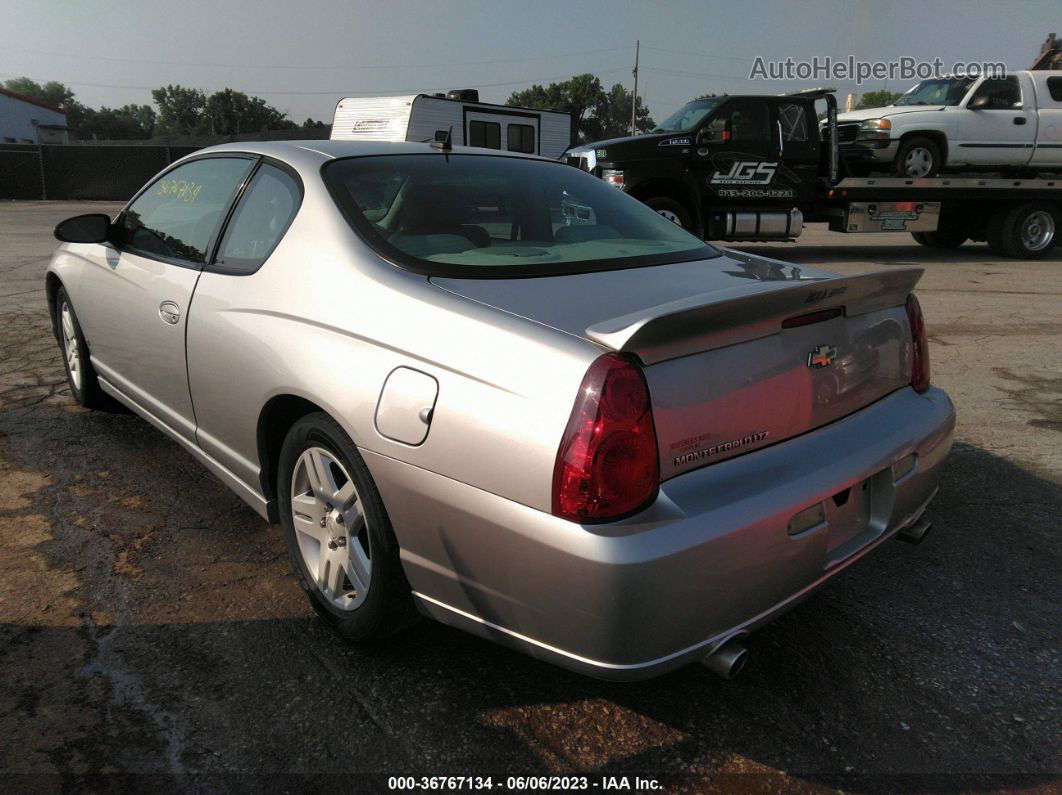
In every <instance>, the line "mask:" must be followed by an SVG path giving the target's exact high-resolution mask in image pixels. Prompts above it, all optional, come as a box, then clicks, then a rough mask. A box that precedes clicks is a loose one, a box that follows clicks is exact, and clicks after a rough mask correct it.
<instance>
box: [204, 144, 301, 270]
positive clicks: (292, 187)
mask: <svg viewBox="0 0 1062 795" xmlns="http://www.w3.org/2000/svg"><path fill="white" fill-rule="evenodd" d="M301 200H302V194H301V191H300V190H299V185H298V183H297V182H296V181H295V179H294V178H293V177H291V176H290V175H289V174H287V173H286V172H284V171H282V170H281V169H279V168H277V167H276V166H272V165H269V164H268V163H266V164H263V165H262V167H261V168H259V169H258V171H257V172H256V173H255V175H254V177H252V178H251V183H250V184H249V185H248V186H247V190H246V191H245V192H244V194H243V196H242V197H241V198H240V203H239V204H238V205H237V206H236V212H235V213H233V216H232V220H231V221H229V225H228V226H227V227H226V229H225V236H224V237H223V238H222V240H221V246H220V247H219V248H218V256H217V260H216V261H215V262H214V265H213V266H212V268H211V270H215V269H216V270H219V271H222V272H225V273H253V272H254V271H256V270H258V268H260V267H261V266H262V263H263V262H265V261H266V258H267V257H268V256H269V255H270V254H271V253H272V252H273V249H274V248H276V246H277V243H279V242H280V238H281V237H282V236H283V234H284V232H286V231H287V229H288V226H289V225H290V224H291V221H292V219H294V218H295V212H296V211H297V210H298V209H299V202H300V201H301Z"/></svg>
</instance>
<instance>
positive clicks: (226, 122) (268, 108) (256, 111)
mask: <svg viewBox="0 0 1062 795" xmlns="http://www.w3.org/2000/svg"><path fill="white" fill-rule="evenodd" d="M204 112H205V116H206V118H207V123H208V125H209V128H210V130H211V132H213V133H216V134H218V135H238V134H240V133H254V132H261V131H262V130H281V129H290V128H293V127H294V126H295V123H294V122H292V121H290V120H288V119H287V118H286V117H285V115H284V114H283V113H282V112H281V111H279V110H277V109H276V108H274V107H273V106H272V105H270V104H268V103H267V102H266V101H265V100H264V99H262V98H261V97H249V96H247V95H246V94H244V93H243V92H242V91H233V90H232V89H231V88H226V89H224V90H222V91H218V92H217V93H215V94H211V95H210V97H209V98H208V99H207V100H206V105H205V111H204Z"/></svg>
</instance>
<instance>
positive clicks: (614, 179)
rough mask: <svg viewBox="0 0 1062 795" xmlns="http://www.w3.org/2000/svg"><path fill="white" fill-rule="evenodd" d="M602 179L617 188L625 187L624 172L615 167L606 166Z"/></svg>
mask: <svg viewBox="0 0 1062 795" xmlns="http://www.w3.org/2000/svg"><path fill="white" fill-rule="evenodd" d="M601 179H603V180H605V182H607V183H608V184H609V185H612V186H614V187H617V188H622V187H623V172H622V171H620V170H618V169H615V168H606V169H604V170H603V171H602V172H601Z"/></svg>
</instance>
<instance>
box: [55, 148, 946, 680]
mask: <svg viewBox="0 0 1062 795" xmlns="http://www.w3.org/2000/svg"><path fill="white" fill-rule="evenodd" d="M56 236H57V237H58V238H59V239H60V240H61V241H64V242H63V244H62V245H61V246H60V247H59V249H58V250H57V252H56V254H55V256H54V258H53V259H52V262H51V264H50V266H49V267H48V270H47V277H46V279H47V281H46V291H47V298H48V304H49V307H50V309H51V312H52V318H53V321H54V329H55V333H56V337H57V338H58V340H59V342H60V345H61V346H62V349H63V352H64V359H65V362H66V368H67V375H68V376H69V382H70V389H71V392H72V394H73V396H74V398H75V399H76V400H77V401H78V402H79V403H80V404H81V405H83V406H86V407H90V408H106V407H107V406H108V405H109V404H113V403H114V402H115V401H117V402H119V403H122V404H125V405H126V406H128V407H129V408H131V409H132V410H133V411H135V412H137V413H138V414H140V415H141V416H143V417H144V418H145V419H147V420H148V421H149V422H151V423H152V424H154V425H156V426H157V427H158V428H160V429H161V430H162V431H163V432H164V433H166V434H168V435H169V436H171V437H172V438H173V439H174V440H175V441H176V442H177V443H179V444H180V445H182V446H183V447H184V448H185V449H187V450H188V451H189V452H190V453H191V454H192V455H193V456H195V457H196V458H197V459H199V460H200V461H201V462H202V463H203V464H204V465H205V466H206V467H207V468H208V469H210V470H211V471H212V472H213V473H214V474H215V475H217V476H218V477H219V478H220V479H221V480H222V481H224V482H225V483H226V484H227V485H228V486H229V487H230V488H231V489H232V490H233V491H235V492H236V493H237V494H238V495H239V496H240V497H241V498H243V499H244V500H245V501H246V502H247V503H248V504H250V505H251V506H252V507H253V508H254V509H255V510H256V511H258V512H259V513H260V514H261V515H262V516H263V517H266V518H267V519H268V520H270V521H272V522H279V523H280V524H281V525H282V527H283V530H284V535H285V538H286V542H287V547H288V551H289V553H290V556H291V562H292V566H293V568H294V571H295V574H296V576H297V578H298V580H299V582H300V584H301V586H302V587H303V589H304V590H305V592H306V594H307V596H308V598H309V600H310V602H311V603H312V605H313V606H314V608H315V609H316V610H317V612H318V613H319V614H320V615H321V616H322V617H323V618H324V619H325V620H326V621H328V622H329V623H330V624H331V625H333V626H334V627H335V628H336V629H337V630H338V631H339V632H340V633H342V634H343V635H344V636H346V637H348V638H350V639H353V640H357V641H368V640H371V639H374V638H379V637H382V636H385V635H387V634H389V633H392V632H395V631H397V630H399V629H400V628H402V627H404V626H406V625H407V624H408V623H409V622H410V621H411V620H412V619H413V618H415V617H416V615H417V614H418V612H419V613H421V614H425V615H428V616H431V617H433V618H435V619H437V620H439V621H442V622H444V623H446V624H450V625H452V626H455V627H460V628H462V629H464V630H467V631H469V632H473V633H475V634H477V635H480V636H482V637H485V638H489V639H491V640H494V641H497V642H500V643H504V644H506V645H509V646H512V647H514V648H517V649H520V650H523V651H525V652H527V653H530V654H532V655H534V656H536V657H539V658H541V659H544V660H548V661H550V662H553V663H556V664H559V665H562V666H565V667H568V668H572V669H575V670H578V671H582V672H585V673H587V674H590V675H594V676H598V677H602V678H610V679H636V678H644V677H647V676H651V675H655V674H658V673H661V672H663V671H666V670H669V669H672V668H675V667H677V666H680V665H684V664H686V663H689V662H692V661H698V660H699V661H703V662H705V663H706V664H707V665H709V667H711V668H713V669H714V670H716V671H717V672H718V673H720V674H723V675H726V676H729V675H733V674H734V673H736V672H737V671H738V670H739V669H740V667H741V665H742V664H743V662H744V658H745V651H744V649H743V647H742V646H741V638H742V637H743V636H744V635H746V634H747V633H748V632H750V631H751V630H753V629H754V628H756V627H757V626H759V625H761V624H762V623H763V622H765V621H767V620H769V619H770V618H772V617H773V616H775V615H777V614H778V613H780V612H781V611H783V610H785V609H786V608H788V607H790V606H791V605H793V604H794V603H795V602H796V601H798V600H799V599H801V598H803V597H804V596H806V595H807V594H809V593H810V592H812V591H813V590H815V589H816V588H818V587H819V586H820V585H822V584H823V583H824V582H825V581H826V580H828V579H829V578H830V577H832V576H833V575H835V574H837V573H838V572H839V571H841V570H842V569H844V568H845V567H846V566H848V565H849V564H850V563H852V562H853V561H855V560H857V559H859V558H860V557H862V556H863V555H864V554H865V553H867V552H868V551H870V550H871V549H873V548H874V547H876V546H877V545H879V544H880V543H882V542H883V541H885V540H886V539H888V538H892V537H894V536H897V535H899V536H900V537H901V538H906V539H908V540H912V541H918V540H920V539H921V537H922V536H923V535H924V534H925V532H926V530H927V529H928V526H929V525H928V522H927V521H926V520H925V519H924V518H923V511H924V510H925V508H926V505H927V504H928V503H929V501H930V500H931V499H932V497H933V496H934V494H935V493H936V490H937V484H938V481H939V479H940V472H941V465H942V464H943V462H944V459H945V458H946V456H947V454H948V451H949V449H950V447H951V439H952V431H953V426H954V412H953V409H952V405H951V402H950V401H949V399H948V397H947V396H946V395H945V394H944V393H943V392H941V391H940V390H939V389H936V388H934V387H933V386H931V385H930V382H929V360H928V349H927V342H926V331H925V326H924V324H923V321H922V315H921V312H920V310H919V307H918V301H917V300H916V299H915V298H914V296H913V295H912V291H913V289H914V287H915V283H916V282H917V281H918V279H919V277H920V276H921V271H920V270H918V269H915V268H893V269H890V270H889V271H888V272H877V273H869V274H866V275H863V276H856V277H849V278H842V277H839V276H836V275H835V274H831V273H827V272H824V271H818V270H813V269H809V268H799V269H798V268H795V267H791V266H789V265H786V264H785V263H781V262H777V261H773V260H767V259H763V258H756V257H749V256H746V255H743V254H738V253H736V252H730V251H721V250H719V249H716V248H713V247H711V246H709V245H707V244H706V243H704V242H703V241H701V240H698V239H696V238H695V237H692V236H690V235H689V234H687V233H686V232H684V231H683V230H682V229H680V228H679V227H678V226H676V225H674V224H672V223H670V222H668V221H667V220H665V219H663V218H662V217H660V216H659V215H657V214H656V213H654V212H653V211H652V210H650V209H648V208H646V207H645V206H643V205H642V204H641V203H639V202H638V201H636V200H634V199H632V198H630V197H629V196H626V195H625V194H623V193H622V192H621V191H617V190H615V189H614V188H612V187H610V186H608V185H606V184H605V183H603V182H601V181H599V180H597V179H595V178H594V177H592V176H590V175H588V174H586V173H585V172H582V171H579V170H578V169H575V168H571V167H569V166H566V165H564V164H561V163H556V162H550V161H545V160H541V159H538V158H534V157H521V156H512V155H502V154H500V153H496V152H491V151H487V150H473V149H464V150H463V149H453V150H452V151H451V150H449V149H448V147H447V146H446V145H445V144H434V145H428V144H414V143H409V144H383V143H372V144H368V143H360V142H338V141H313V142H301V143H299V142H289V143H269V144H265V143H263V144H230V145H225V146H219V147H213V148H210V149H206V150H203V151H201V152H198V153H196V154H194V155H192V156H190V157H188V158H185V159H184V160H182V161H179V162H178V163H176V164H174V165H173V166H171V167H170V168H169V169H168V170H167V171H165V172H164V173H162V174H160V175H159V176H158V177H157V178H155V179H154V180H152V181H151V182H150V183H149V184H148V185H147V186H145V187H144V188H143V189H142V190H141V191H140V193H139V194H137V195H136V196H135V197H134V198H133V199H132V201H130V202H129V204H128V205H127V206H126V207H125V209H124V210H123V211H122V212H121V213H119V214H118V216H117V217H116V218H113V219H111V218H108V217H107V216H103V215H85V216H78V217H76V218H71V219H68V220H67V221H64V222H63V223H61V224H60V225H59V226H58V227H57V228H56Z"/></svg>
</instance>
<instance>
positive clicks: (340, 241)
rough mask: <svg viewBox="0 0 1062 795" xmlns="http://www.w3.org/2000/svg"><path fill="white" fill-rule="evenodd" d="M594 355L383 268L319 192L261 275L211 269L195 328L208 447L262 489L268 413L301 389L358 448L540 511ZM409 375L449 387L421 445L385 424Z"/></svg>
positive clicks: (192, 344) (193, 350)
mask: <svg viewBox="0 0 1062 795" xmlns="http://www.w3.org/2000/svg"><path fill="white" fill-rule="evenodd" d="M322 193H323V191H322ZM598 353H599V351H598V350H597V349H596V348H595V347H594V346H592V345H591V344H589V343H587V342H586V341H584V340H579V339H576V338H575V337H573V336H571V335H568V334H564V333H563V332H559V331H556V330H552V329H547V328H545V327H543V326H541V325H539V324H537V323H534V322H532V321H528V320H525V319H522V318H516V317H513V316H511V315H507V314H505V313H502V312H499V311H497V310H493V309H490V308H488V307H485V306H483V305H481V304H477V303H475V302H473V301H469V300H468V299H464V298H461V297H458V296H454V295H452V294H450V293H446V292H445V291H443V290H440V289H438V288H436V287H433V286H432V285H431V284H429V283H428V281H427V279H426V278H425V277H423V276H418V275H414V274H411V273H407V272H405V271H401V270H399V269H397V268H395V267H394V266H392V265H390V264H388V263H385V262H383V261H382V260H380V259H378V258H377V257H376V256H375V255H374V254H372V253H370V252H369V250H368V249H367V248H365V247H364V245H363V244H362V243H361V242H360V240H358V239H357V238H356V237H355V236H354V233H353V232H352V231H351V230H350V229H349V227H347V225H346V222H345V221H344V220H343V219H342V218H341V217H340V216H339V214H338V212H337V211H336V210H335V209H334V207H333V205H332V204H331V200H330V198H328V197H327V196H324V195H322V194H321V193H315V191H314V190H312V189H311V186H309V185H308V186H307V195H306V198H305V200H304V202H303V207H302V209H301V210H300V213H299V216H298V217H297V218H296V221H295V222H294V223H293V224H292V227H291V228H290V229H289V231H288V233H287V235H286V236H285V238H284V240H283V241H282V242H281V244H280V246H278V248H277V249H276V251H274V253H273V255H272V256H271V257H270V259H269V260H268V261H267V262H266V263H265V265H263V267H262V268H261V269H260V270H259V271H258V272H257V273H255V274H253V275H249V276H230V275H222V274H216V273H204V274H203V276H202V278H201V280H200V283H199V286H198V288H197V290H196V295H195V299H194V302H193V306H192V309H191V312H190V315H189V321H188V375H189V383H190V387H191V393H192V398H193V402H194V404H195V411H196V419H197V422H198V439H199V443H200V444H201V445H202V447H203V449H204V450H205V451H206V452H207V453H208V454H210V455H211V456H213V457H215V458H216V459H218V460H219V461H221V462H222V463H223V464H225V465H226V466H228V467H229V468H230V469H231V470H232V471H233V472H235V473H237V474H238V476H239V477H240V478H241V479H242V480H244V481H245V482H247V483H248V484H249V485H251V486H252V487H258V484H259V483H260V461H259V454H258V445H257V425H258V418H259V415H260V413H261V410H262V408H263V406H265V405H266V403H267V402H268V401H269V400H270V399H271V398H273V397H275V396H277V395H284V394H290V395H297V396H300V397H303V398H305V399H306V400H309V401H310V402H312V403H314V404H316V405H318V406H320V407H321V409H322V410H324V411H326V412H327V413H329V414H330V415H332V416H333V417H334V418H335V419H336V420H337V421H338V422H339V423H340V425H342V426H343V428H344V429H345V430H346V432H347V434H348V435H349V436H350V437H351V439H352V440H353V441H354V443H355V444H356V445H357V446H358V447H360V448H362V449H365V450H368V451H372V452H374V453H378V454H380V455H383V456H387V457H390V458H394V459H397V460H399V461H403V462H406V463H409V464H412V465H414V466H417V467H421V468H424V469H427V470H430V471H433V472H436V473H439V474H442V475H445V476H446V477H449V478H453V479H456V480H460V481H462V482H464V483H468V484H470V485H473V486H475V487H477V488H480V489H484V490H486V491H490V492H493V493H495V494H499V495H502V496H505V497H507V498H509V499H512V500H515V501H517V502H521V503H523V504H526V505H529V506H532V507H535V508H538V509H541V510H549V507H550V501H551V485H552V470H553V463H554V459H555V457H556V452H557V446H558V444H559V441H560V435H561V433H562V431H563V429H564V427H565V424H566V423H567V419H568V415H569V413H570V411H571V408H572V404H573V401H574V399H575V395H576V391H577V389H578V386H579V384H580V382H581V379H582V376H583V374H584V373H585V370H586V368H587V366H588V365H589V363H590V362H591V361H592V360H593V358H595V357H596V355H597V354H598ZM400 366H404V367H410V368H413V369H415V370H419V371H421V372H424V373H427V374H428V375H430V376H432V377H433V378H435V379H436V381H437V382H438V384H439V395H438V400H437V403H436V406H435V411H434V416H433V419H432V422H431V428H430V431H429V433H428V436H427V438H426V439H425V441H424V442H423V443H422V444H420V445H417V446H412V445H407V444H402V443H400V442H396V441H392V440H390V439H387V438H385V437H383V436H382V435H380V433H379V432H378V431H377V429H376V427H375V423H374V415H375V410H376V405H377V401H378V399H379V396H380V392H381V389H382V387H383V384H384V382H385V380H386V378H387V376H388V374H389V373H391V372H392V371H393V370H394V369H395V368H396V367H400Z"/></svg>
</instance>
